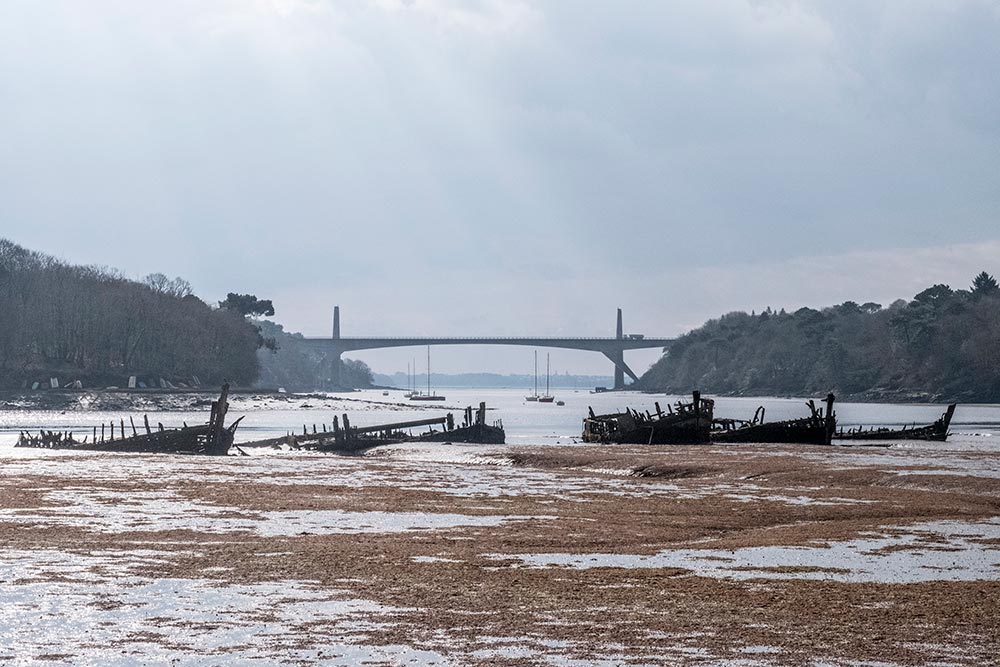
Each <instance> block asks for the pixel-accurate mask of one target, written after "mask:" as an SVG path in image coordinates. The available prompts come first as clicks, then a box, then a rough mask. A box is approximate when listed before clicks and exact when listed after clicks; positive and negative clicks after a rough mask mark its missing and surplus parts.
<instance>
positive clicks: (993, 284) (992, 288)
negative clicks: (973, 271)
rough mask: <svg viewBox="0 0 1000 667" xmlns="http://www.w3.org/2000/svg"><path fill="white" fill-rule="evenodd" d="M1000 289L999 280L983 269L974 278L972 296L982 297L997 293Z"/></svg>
mask: <svg viewBox="0 0 1000 667" xmlns="http://www.w3.org/2000/svg"><path fill="white" fill-rule="evenodd" d="M998 291H1000V286H998V285H997V280H996V278H994V277H993V276H991V275H990V274H988V273H986V272H985V271H983V272H982V273H980V274H979V275H978V276H976V277H975V278H974V279H973V280H972V296H974V297H981V296H989V295H993V294H996V293H997V292H998Z"/></svg>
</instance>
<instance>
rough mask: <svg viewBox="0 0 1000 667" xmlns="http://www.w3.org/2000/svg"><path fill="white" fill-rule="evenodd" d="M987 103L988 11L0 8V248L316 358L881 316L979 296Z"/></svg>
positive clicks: (998, 166) (955, 4) (992, 161)
mask: <svg viewBox="0 0 1000 667" xmlns="http://www.w3.org/2000/svg"><path fill="white" fill-rule="evenodd" d="M998 71H1000V0H817V1H815V2H796V1H793V0H699V1H698V2H690V1H688V2H675V1H670V0H650V1H648V2H640V1H634V0H633V1H630V0H621V1H619V2H594V1H590V0H576V1H570V0H562V1H561V2H556V1H550V0H537V1H534V0H506V1H504V0H466V1H464V2H459V1H458V0H345V1H337V0H172V1H171V2H155V1H153V0H149V1H147V2H135V1H134V0H88V2H85V3H83V2H79V1H78V0H4V2H3V3H0V237H6V238H9V239H10V240H12V241H15V242H17V243H19V244H21V245H24V246H27V247H30V248H32V249H35V250H39V251H43V252H46V253H49V254H53V255H56V256H57V257H60V258H63V259H66V260H68V261H72V262H78V263H84V264H98V265H108V266H113V267H116V268H118V269H120V270H122V271H123V272H124V273H125V274H126V275H129V276H134V277H141V276H144V275H146V274H148V273H152V272H162V273H165V274H167V275H169V276H182V277H184V278H186V279H187V280H189V281H190V282H191V283H192V285H193V286H194V289H195V291H196V293H197V294H199V295H200V296H202V297H203V298H205V299H206V300H209V301H213V300H218V299H221V298H223V297H224V296H225V294H226V293H227V292H230V291H236V292H252V293H255V294H257V295H258V296H260V297H262V298H270V299H272V300H273V301H274V304H275V308H276V311H277V313H276V318H275V319H276V320H278V321H279V322H281V323H282V324H283V325H284V326H285V328H286V329H287V330H290V331H300V332H302V333H304V334H306V335H316V336H320V335H329V332H330V328H331V319H332V308H333V305H335V304H339V305H340V306H341V309H342V313H343V324H342V329H343V333H344V335H508V336H510V335H550V336H563V335H566V336H570V335H579V336H599V335H612V334H613V332H614V316H615V308H616V307H622V308H623V309H624V312H625V324H626V329H627V330H628V331H635V332H641V333H645V334H646V335H649V336H654V335H655V336H674V335H678V334H681V333H683V332H684V331H688V330H690V329H692V328H694V327H697V326H698V325H700V324H701V323H702V322H704V321H705V320H706V319H708V318H711V317H717V316H718V315H721V314H723V313H725V312H728V311H732V310H748V311H749V310H752V309H755V310H760V309H762V308H765V307H768V306H770V307H773V308H780V307H785V308H789V309H791V308H797V307H800V306H803V305H809V306H823V305H829V304H833V303H839V302H842V301H844V300H848V299H851V300H855V301H858V302H864V301H876V302H879V303H885V304H888V303H890V302H891V301H893V300H895V299H897V298H901V297H902V298H908V297H911V296H912V295H913V294H915V293H916V292H917V291H919V290H920V289H922V288H923V287H925V286H928V285H930V284H933V283H937V282H945V283H949V284H951V285H953V286H955V287H959V286H966V285H967V284H968V283H970V282H971V278H972V276H973V275H975V274H976V273H978V272H979V271H981V270H988V271H990V272H991V273H1000V76H997V72H998ZM553 355H554V357H553V367H554V368H555V369H557V370H558V371H560V372H562V371H564V370H568V371H570V372H581V373H609V372H610V364H609V363H608V362H607V360H605V359H604V358H603V357H601V356H599V355H596V354H591V353H568V352H564V351H553ZM414 356H417V357H421V356H422V354H418V353H417V352H415V351H414V350H412V349H411V350H396V351H378V352H368V353H362V354H359V355H358V357H359V358H362V359H364V360H365V361H367V362H368V363H369V364H370V365H372V367H373V368H374V369H375V370H377V371H381V372H391V371H395V370H403V369H405V366H406V362H407V361H408V360H409V359H411V358H413V357H414ZM657 356H658V352H656V351H653V352H646V353H629V354H627V356H626V359H627V361H629V362H630V363H631V364H632V365H633V367H635V368H636V370H638V371H641V370H643V369H644V368H645V367H646V366H648V364H649V363H651V362H652V361H654V360H655V359H656V357H657ZM434 359H435V360H434V369H435V370H436V371H440V372H463V371H490V372H527V371H530V365H531V351H530V349H526V348H490V349H483V348H457V347H456V348H440V349H439V350H436V351H435V353H434ZM419 363H420V365H421V367H422V365H423V362H422V361H421V362H419Z"/></svg>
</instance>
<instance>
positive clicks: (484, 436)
mask: <svg viewBox="0 0 1000 667" xmlns="http://www.w3.org/2000/svg"><path fill="white" fill-rule="evenodd" d="M424 426H426V427H428V430H427V431H426V432H423V433H417V434H414V433H413V429H416V428H421V427H424ZM435 427H438V428H435ZM405 442H460V443H477V444H487V445H502V444H504V442H506V433H505V432H504V429H503V422H501V421H497V422H495V423H493V424H488V423H486V404H485V403H480V404H479V409H478V410H475V411H473V409H472V408H471V407H468V408H466V409H465V413H464V420H463V422H462V425H461V426H459V427H456V426H455V419H454V415H452V414H451V413H449V414H447V415H446V416H444V417H433V418H430V419H415V420H412V421H404V422H394V423H391V424H378V425H375V426H363V427H358V426H352V425H351V421H350V418H349V417H348V416H347V415H346V414H345V415H343V418H342V419H338V418H337V417H334V418H333V424H332V427H331V428H329V429H328V428H327V427H326V426H325V425H324V426H323V428H322V430H319V429H317V428H316V426H315V425H314V426H313V429H312V432H311V433H310V432H309V431H308V429H306V427H305V426H303V427H302V434H301V435H299V434H288V435H286V436H284V437H280V438H270V439H267V440H258V441H255V442H247V443H241V444H240V445H239V447H247V448H249V447H279V446H282V445H286V446H289V447H291V448H293V449H307V450H311V451H317V452H327V453H332V454H345V455H356V454H362V453H364V452H365V451H367V450H369V449H372V448H374V447H380V446H382V445H395V444H401V443H405Z"/></svg>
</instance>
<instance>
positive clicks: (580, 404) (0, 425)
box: [0, 388, 1000, 451]
mask: <svg viewBox="0 0 1000 667" xmlns="http://www.w3.org/2000/svg"><path fill="white" fill-rule="evenodd" d="M437 393H439V394H443V395H444V396H446V397H447V400H445V401H441V402H439V403H435V404H428V403H415V402H411V401H408V400H407V399H406V398H404V396H403V391H401V390H395V391H389V395H388V396H384V395H383V392H382V391H381V390H366V391H359V392H354V393H350V394H327V395H326V397H327V398H326V399H325V400H318V399H317V398H316V395H309V396H305V395H302V396H298V395H290V396H289V397H288V398H289V400H287V401H273V400H269V399H267V398H266V397H262V396H260V395H257V396H251V397H244V396H234V397H233V399H232V401H231V408H230V412H229V417H230V420H232V419H236V418H237V417H240V416H245V418H244V420H243V422H242V423H241V424H240V427H239V430H238V431H237V435H236V442H237V443H240V442H248V441H251V440H257V439H262V438H270V437H276V436H280V435H284V434H285V433H287V432H290V431H294V432H301V430H302V427H303V426H306V427H307V428H309V429H310V430H311V429H312V426H313V424H316V425H317V426H321V425H322V424H330V423H331V422H332V420H333V417H334V416H335V415H337V416H341V415H343V414H347V415H348V416H349V417H350V420H351V423H352V424H353V425H355V426H365V425H370V424H380V423H387V422H399V421H406V420H411V419H423V418H427V417H432V416H439V415H443V414H445V413H446V412H454V413H456V417H457V420H458V421H461V416H460V411H461V410H462V409H463V408H464V407H465V406H468V405H472V406H476V405H478V404H479V403H480V401H484V402H486V404H487V406H488V407H489V413H488V419H489V420H490V421H497V420H500V421H502V422H503V425H504V427H505V429H506V431H507V442H508V443H509V444H513V445H546V444H572V443H573V442H575V441H578V440H579V436H580V432H581V430H582V420H583V418H584V417H585V416H586V415H587V411H588V408H593V410H594V412H596V413H598V414H601V413H607V412H615V411H619V410H624V409H625V408H626V407H631V408H634V409H637V410H640V411H643V410H649V411H650V412H653V411H655V406H656V403H657V402H658V403H659V404H660V406H661V408H663V409H664V410H666V407H667V404H668V403H669V404H672V403H675V402H677V401H679V400H682V401H687V400H690V397H681V396H667V395H663V394H639V393H632V392H606V393H599V394H592V393H590V392H589V391H587V390H582V389H580V390H575V389H557V390H554V391H553V392H552V393H553V394H554V395H555V397H556V399H557V400H559V401H563V402H564V403H565V405H557V404H555V403H549V404H545V403H535V402H529V401H526V400H525V396H526V395H528V394H529V393H530V392H529V391H526V390H523V389H496V388H491V389H470V388H461V389H447V388H443V389H439V390H438V391H437ZM820 398H821V397H816V400H817V402H819V400H820ZM715 401H716V402H715V414H716V416H719V417H732V418H737V419H750V418H752V417H753V414H754V411H755V410H756V409H757V407H758V406H760V405H762V406H764V408H765V410H766V419H767V420H768V421H777V420H782V419H792V418H797V417H803V416H806V415H807V414H808V408H807V407H806V406H805V401H806V399H805V398H757V397H755V398H725V397H719V398H716V399H715ZM945 407H946V406H944V405H937V404H890V403H837V404H836V406H835V410H836V412H837V417H838V423H839V424H840V425H843V426H848V427H849V426H854V425H858V424H865V425H873V426H901V425H904V424H928V423H930V422H932V421H934V420H935V419H937V418H938V417H940V415H941V414H942V413H943V412H944V410H945ZM130 414H131V416H133V417H135V418H139V417H141V414H142V413H135V412H132V413H130V412H106V411H89V410H83V409H80V410H65V411H53V410H7V409H0V449H3V450H7V449H8V448H9V447H10V446H11V445H13V443H14V442H15V441H16V440H17V437H18V433H19V432H20V431H38V430H39V429H43V428H44V429H50V430H60V431H75V432H77V433H78V434H79V435H80V436H81V437H82V436H83V435H85V434H87V433H90V432H91V431H92V429H93V427H94V426H97V427H98V428H100V427H99V425H100V424H101V423H107V422H109V421H111V420H114V421H115V422H116V423H117V422H118V421H119V420H121V419H124V420H125V423H126V425H128V418H129V416H130ZM146 414H148V415H149V420H150V422H151V423H153V424H156V423H157V422H161V423H163V425H164V426H165V427H168V428H169V427H172V426H180V425H181V424H182V423H183V422H186V423H188V424H197V423H202V422H204V421H207V418H208V414H207V408H205V409H204V410H201V411H149V412H147V413H146ZM951 431H952V436H951V437H950V438H949V441H948V443H946V444H945V445H942V444H941V443H933V444H927V445H917V444H914V446H927V447H933V448H935V449H942V448H945V447H946V448H947V449H949V450H959V451H961V450H965V451H970V450H971V451H977V450H985V451H990V450H993V451H998V450H1000V405H959V407H958V409H957V410H956V412H955V417H954V420H953V421H952V426H951Z"/></svg>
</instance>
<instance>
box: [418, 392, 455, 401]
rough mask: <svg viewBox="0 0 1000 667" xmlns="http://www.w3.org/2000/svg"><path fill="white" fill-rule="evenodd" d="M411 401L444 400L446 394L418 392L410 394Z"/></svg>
mask: <svg viewBox="0 0 1000 667" xmlns="http://www.w3.org/2000/svg"><path fill="white" fill-rule="evenodd" d="M410 400H411V401H444V400H447V399H445V397H444V396H438V395H437V394H420V393H416V394H413V395H412V396H410Z"/></svg>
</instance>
